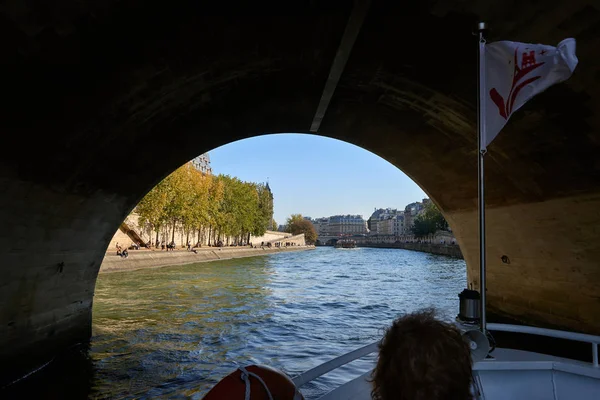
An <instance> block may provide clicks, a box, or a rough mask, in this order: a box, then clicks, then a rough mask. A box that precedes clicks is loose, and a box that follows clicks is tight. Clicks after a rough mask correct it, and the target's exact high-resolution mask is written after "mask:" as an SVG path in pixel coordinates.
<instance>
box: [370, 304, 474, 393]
mask: <svg viewBox="0 0 600 400" xmlns="http://www.w3.org/2000/svg"><path fill="white" fill-rule="evenodd" d="M472 376H473V375H472V366H471V353H470V349H469V346H468V344H467V342H466V341H465V340H464V339H463V338H462V335H461V333H460V331H459V330H458V328H457V327H456V326H454V325H452V324H449V323H445V322H442V321H439V320H437V319H436V318H435V312H434V310H432V309H425V310H421V311H418V312H415V313H412V314H408V315H405V316H403V317H400V318H398V319H396V320H395V321H394V322H393V324H392V326H391V327H389V328H388V329H387V330H386V332H385V335H384V337H383V339H382V341H381V343H380V344H379V357H378V360H377V366H376V367H375V369H374V370H373V372H372V374H371V381H370V382H371V384H372V386H373V390H372V391H371V397H372V398H373V399H374V400H391V399H395V400H396V399H397V400H472V398H473V396H472V394H471V390H470V389H471V381H472Z"/></svg>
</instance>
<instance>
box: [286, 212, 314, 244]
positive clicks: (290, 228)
mask: <svg viewBox="0 0 600 400" xmlns="http://www.w3.org/2000/svg"><path fill="white" fill-rule="evenodd" d="M285 227H286V232H289V233H291V234H292V235H300V234H302V233H304V240H305V241H306V243H307V244H315V242H316V241H317V231H316V230H315V227H314V226H313V224H312V223H311V222H310V221H308V220H305V219H304V218H302V214H292V215H291V216H290V217H289V218H288V219H287V221H286V225H285Z"/></svg>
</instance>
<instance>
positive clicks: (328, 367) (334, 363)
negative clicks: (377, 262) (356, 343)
mask: <svg viewBox="0 0 600 400" xmlns="http://www.w3.org/2000/svg"><path fill="white" fill-rule="evenodd" d="M487 329H488V330H490V331H501V332H514V333H526V334H531V335H540V336H547V337H553V338H557V339H567V340H573V341H576V342H584V343H591V345H592V359H593V365H594V367H596V368H598V367H599V365H598V344H600V336H595V335H588V334H585V333H576V332H568V331H559V330H556V329H546V328H536V327H533V326H525V325H509V324H495V323H488V324H487ZM378 344H379V341H377V342H375V343H371V344H368V345H366V346H364V347H361V348H359V349H356V350H354V351H351V352H350V353H346V354H344V355H342V356H339V357H336V358H334V359H333V360H330V361H327V362H325V363H323V364H321V365H319V366H317V367H315V368H312V369H309V370H308V371H306V372H303V373H301V374H300V375H298V376H296V377H294V378H292V381H293V382H294V384H295V385H296V387H301V386H302V385H305V384H307V383H309V382H310V381H312V380H314V379H317V378H318V377H320V376H323V375H325V374H326V373H328V372H330V371H333V370H334V369H336V368H339V367H341V366H343V365H346V364H348V363H350V362H352V361H354V360H357V359H359V358H362V357H364V356H367V355H369V354H371V353H373V352H375V351H377V349H378V347H377V346H378Z"/></svg>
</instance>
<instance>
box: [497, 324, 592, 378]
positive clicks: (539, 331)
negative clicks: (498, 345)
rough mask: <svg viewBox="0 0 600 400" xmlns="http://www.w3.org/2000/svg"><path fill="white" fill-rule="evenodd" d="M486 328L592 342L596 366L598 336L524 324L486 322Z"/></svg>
mask: <svg viewBox="0 0 600 400" xmlns="http://www.w3.org/2000/svg"><path fill="white" fill-rule="evenodd" d="M487 329H489V330H490V331H500V332H515V333H528V334H530V335H540V336H548V337H553V338H557V339H567V340H573V341H576V342H584V343H591V344H592V360H593V364H594V367H596V368H598V366H599V365H598V344H599V343H600V336H595V335H588V334H586V333H576V332H569V331H559V330H556V329H546V328H536V327H533V326H525V325H510V324H493V323H488V324H487Z"/></svg>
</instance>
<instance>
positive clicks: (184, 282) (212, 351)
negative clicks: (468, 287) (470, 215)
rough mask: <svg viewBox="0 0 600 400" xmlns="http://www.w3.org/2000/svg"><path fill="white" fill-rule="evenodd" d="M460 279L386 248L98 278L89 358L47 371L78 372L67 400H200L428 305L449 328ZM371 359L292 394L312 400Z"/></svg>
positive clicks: (374, 333) (440, 265) (312, 359)
mask: <svg viewBox="0 0 600 400" xmlns="http://www.w3.org/2000/svg"><path fill="white" fill-rule="evenodd" d="M465 282H466V269H465V263H464V261H462V260H455V259H450V258H446V257H442V256H435V255H429V254H424V253H418V252H411V251H405V250H396V249H394V250H390V249H353V250H343V249H333V248H318V249H317V250H314V251H308V252H298V253H283V254H275V255H269V256H264V257H255V258H244V259H238V260H228V261H219V262H211V263H202V264H195V265H187V266H175V267H167V268H159V269H148V270H145V271H132V272H121V273H112V274H103V275H101V276H100V277H99V279H98V283H97V286H96V296H95V299H94V310H93V311H94V316H93V318H94V320H93V322H94V326H93V338H92V342H91V344H90V346H91V347H90V352H89V358H88V357H86V352H85V351H84V350H80V351H78V352H76V354H78V355H77V356H75V358H77V361H76V362H73V360H69V362H64V363H60V364H62V365H59V366H55V367H54V370H55V371H54V372H57V371H58V372H57V374H58V375H61V376H62V375H66V376H68V375H69V374H71V376H72V377H73V378H76V377H75V376H73V374H72V373H73V371H72V369H74V368H76V369H78V370H77V371H76V373H75V374H76V375H77V377H78V378H77V379H78V381H77V382H78V383H77V384H75V383H74V382H73V381H71V382H73V392H72V393H67V394H70V395H74V396H77V397H85V396H89V397H90V398H190V397H191V398H197V399H200V398H201V397H202V395H203V394H204V393H206V391H208V390H209V389H210V388H211V387H212V386H213V385H214V384H215V383H216V382H218V381H219V380H220V379H221V378H222V377H224V376H225V375H227V374H229V373H230V372H231V371H232V370H233V369H235V368H236V367H237V366H238V365H245V364H253V363H261V364H268V365H271V366H274V367H276V368H280V369H282V370H284V371H285V372H287V373H288V374H290V375H292V376H293V375H295V374H298V373H300V372H302V371H305V370H307V369H309V368H311V367H314V366H316V365H318V364H320V363H322V362H324V361H327V360H329V359H331V358H333V357H336V356H338V355H341V354H343V353H345V352H347V351H350V350H353V349H356V348H358V347H361V346H363V345H365V344H368V343H371V342H372V341H374V340H377V339H378V338H380V337H381V334H382V329H383V328H384V327H385V326H387V325H388V324H389V323H390V322H391V320H392V319H393V318H394V317H396V316H398V315H399V314H402V313H405V312H409V311H413V310H416V309H419V308H422V307H427V306H434V307H436V308H437V309H438V311H439V313H440V316H442V317H443V318H445V319H448V320H451V319H453V318H454V317H455V315H456V313H457V310H458V296H457V295H458V293H459V292H460V291H461V290H462V289H463V287H464V286H465ZM86 360H88V361H86ZM372 360H373V358H372V357H371V358H370V359H363V360H359V361H356V362H353V363H352V364H349V365H348V366H346V367H345V368H342V369H340V370H338V371H334V372H331V373H329V374H327V375H325V376H324V377H322V378H320V379H319V380H317V381H315V382H313V383H311V384H308V385H306V386H304V387H303V390H302V391H303V392H304V394H305V396H306V397H307V399H311V398H316V397H318V396H319V395H322V394H324V393H326V392H327V391H329V390H331V389H332V388H333V387H334V386H336V385H338V384H340V383H342V382H345V381H347V380H349V379H350V378H352V377H355V376H357V375H359V374H360V373H362V372H365V371H366V370H368V368H369V365H370V363H371V362H372ZM86 365H87V367H86ZM50 373H51V372H45V374H46V375H48V374H50ZM42 376H43V374H42ZM40 379H41V378H40ZM42 386H43V384H42ZM61 390H63V392H62V393H61V395H64V394H65V392H64V391H65V390H67V391H68V390H69V389H64V387H63V389H61ZM59 397H64V396H59Z"/></svg>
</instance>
